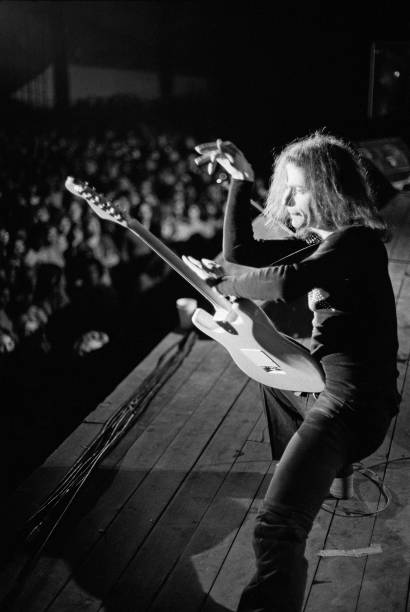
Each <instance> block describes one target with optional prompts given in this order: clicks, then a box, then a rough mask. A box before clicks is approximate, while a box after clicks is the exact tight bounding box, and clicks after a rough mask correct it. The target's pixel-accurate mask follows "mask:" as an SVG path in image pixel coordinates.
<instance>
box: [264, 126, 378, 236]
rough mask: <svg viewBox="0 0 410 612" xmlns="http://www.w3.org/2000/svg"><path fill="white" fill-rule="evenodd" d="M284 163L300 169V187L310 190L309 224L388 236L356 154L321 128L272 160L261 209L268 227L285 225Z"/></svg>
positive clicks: (294, 143) (286, 220)
mask: <svg viewBox="0 0 410 612" xmlns="http://www.w3.org/2000/svg"><path fill="white" fill-rule="evenodd" d="M289 163H291V164H294V165H295V166H297V167H298V168H301V169H302V170H304V172H305V180H306V187H307V189H308V190H309V191H310V192H311V194H312V201H311V207H310V208H311V210H310V219H308V224H309V226H310V228H312V227H313V228H314V227H321V228H322V229H326V230H329V231H335V230H338V229H342V228H346V227H349V226H352V225H364V226H367V227H371V228H373V229H375V230H376V231H378V232H379V233H380V235H381V237H382V239H384V240H387V239H388V238H389V231H388V228H387V225H386V223H385V221H384V220H383V219H382V217H381V216H380V214H379V213H378V211H377V208H376V205H375V199H374V194H373V192H372V188H371V185H370V182H369V180H368V178H367V171H366V169H365V166H364V165H363V163H362V161H361V157H360V155H359V153H358V152H357V151H355V149H353V147H352V146H350V145H349V144H347V143H346V142H344V141H343V140H341V139H339V138H336V137H334V136H332V135H330V134H325V133H323V131H320V132H315V133H314V134H312V135H310V136H307V137H305V138H301V139H298V140H296V141H293V142H291V143H290V144H289V145H287V146H286V147H285V149H283V151H282V152H281V153H280V155H279V156H278V157H277V158H276V159H275V161H274V166H273V174H272V178H271V182H270V187H269V192H268V195H267V200H266V206H265V209H264V214H265V216H266V224H267V225H268V226H270V225H274V224H277V223H279V224H281V225H288V224H289V215H288V210H287V206H286V203H285V194H286V191H287V173H286V165H287V164H289ZM308 231H309V230H302V232H301V233H299V235H300V236H301V237H303V234H304V232H308Z"/></svg>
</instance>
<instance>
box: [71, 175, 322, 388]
mask: <svg viewBox="0 0 410 612" xmlns="http://www.w3.org/2000/svg"><path fill="white" fill-rule="evenodd" d="M65 186H66V188H67V189H68V190H69V191H70V192H71V193H72V194H73V195H75V196H79V197H80V198H83V199H84V200H85V201H86V202H87V204H89V206H90V207H91V208H92V209H93V211H94V212H95V213H96V214H97V215H98V216H99V217H101V218H102V219H106V220H108V221H113V222H114V223H118V224H119V225H122V226H123V227H125V228H127V229H128V230H130V231H131V232H132V233H133V234H135V235H136V236H138V238H140V239H141V240H142V241H143V242H144V243H145V244H146V245H147V246H148V247H150V248H151V249H152V250H153V251H155V253H157V255H159V256H160V257H161V258H162V259H164V260H165V261H166V263H167V264H168V265H169V266H171V267H172V268H173V269H174V270H175V271H176V272H177V273H178V274H180V275H181V276H182V277H183V278H184V279H185V280H186V281H187V282H188V283H190V284H191V285H192V286H193V287H195V289H196V290H197V291H199V293H200V294H201V295H202V296H203V297H205V298H206V299H207V300H208V301H209V302H210V303H211V305H212V306H213V307H214V309H215V313H214V314H213V315H211V314H210V313H208V312H207V311H206V310H203V309H202V308H197V309H196V310H195V312H194V314H193V316H192V322H193V324H194V325H195V326H196V327H197V328H198V329H199V330H200V331H202V332H203V333H204V334H206V335H208V336H210V337H211V338H213V339H214V340H216V341H217V342H219V343H220V344H222V346H224V347H225V348H226V349H227V350H228V352H229V353H230V355H231V357H232V359H233V360H234V362H235V363H236V364H237V366H238V367H239V368H240V369H241V370H243V372H245V374H247V375H248V376H249V377H250V378H253V379H254V380H256V381H257V382H260V383H262V384H264V385H267V386H269V387H275V388H277V389H284V390H288V391H300V392H314V393H319V392H320V391H322V390H323V389H324V377H323V371H322V369H321V367H320V365H319V364H318V363H317V362H316V361H315V359H314V358H313V357H312V356H311V355H310V353H309V351H308V350H307V349H306V348H305V347H304V346H303V345H301V344H299V343H298V342H297V341H296V340H294V339H293V338H290V337H289V336H286V335H285V334H282V333H281V332H279V331H278V330H277V329H276V328H275V326H274V325H273V323H272V321H271V320H270V319H269V318H268V317H267V315H266V314H265V313H264V312H263V310H262V309H261V308H259V306H257V305H256V304H255V303H254V302H252V300H248V299H244V298H240V299H237V300H236V301H234V302H231V301H229V300H228V299H226V298H225V297H224V296H222V295H221V294H220V293H218V292H217V291H216V289H215V288H213V287H210V286H209V285H208V284H207V282H206V280H205V279H204V278H200V277H199V276H198V275H197V274H196V273H195V272H194V271H193V270H192V269H191V268H190V267H189V266H188V265H187V264H186V263H185V262H184V261H183V260H182V259H181V258H180V257H178V256H177V255H176V254H175V253H174V252H173V251H172V250H171V249H170V248H168V247H167V246H166V245H165V244H164V243H163V242H161V240H159V239H158V238H157V237H156V236H155V235H154V234H152V233H151V232H150V231H149V230H147V229H146V228H145V227H144V226H143V225H142V224H141V223H139V222H138V221H137V220H136V219H133V218H131V217H130V216H129V215H128V214H126V213H125V212H123V211H122V210H121V209H120V207H119V206H118V205H116V204H114V203H113V202H110V201H109V200H108V199H107V198H106V197H105V196H103V195H101V194H99V193H97V192H96V190H95V189H94V188H93V187H91V186H90V185H89V184H88V183H86V182H81V181H76V180H75V179H74V178H72V177H68V178H67V180H66V182H65Z"/></svg>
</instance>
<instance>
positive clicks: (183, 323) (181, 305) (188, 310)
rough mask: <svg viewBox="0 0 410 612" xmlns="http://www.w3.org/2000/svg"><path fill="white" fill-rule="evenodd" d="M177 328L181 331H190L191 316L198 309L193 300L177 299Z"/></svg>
mask: <svg viewBox="0 0 410 612" xmlns="http://www.w3.org/2000/svg"><path fill="white" fill-rule="evenodd" d="M176 305H177V311H178V317H179V326H180V328H181V329H184V330H185V329H191V327H192V321H191V319H192V315H193V314H194V312H195V310H196V309H197V307H198V302H197V301H196V300H194V299H193V298H179V299H178V300H177V301H176Z"/></svg>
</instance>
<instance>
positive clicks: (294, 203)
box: [285, 163, 312, 230]
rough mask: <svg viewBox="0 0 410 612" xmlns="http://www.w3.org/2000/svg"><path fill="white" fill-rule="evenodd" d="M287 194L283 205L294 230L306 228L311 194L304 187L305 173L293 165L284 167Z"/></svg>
mask: <svg viewBox="0 0 410 612" xmlns="http://www.w3.org/2000/svg"><path fill="white" fill-rule="evenodd" d="M286 176H287V181H286V182H287V193H286V195H285V205H286V207H287V212H288V215H289V217H290V220H291V223H292V226H293V227H294V228H295V230H301V229H304V228H306V227H307V226H308V224H309V219H310V217H311V215H310V210H311V209H310V206H311V202H312V194H311V192H310V191H309V189H308V187H307V185H306V176H305V171H304V170H303V169H302V168H299V167H298V166H295V164H292V163H288V164H287V165H286Z"/></svg>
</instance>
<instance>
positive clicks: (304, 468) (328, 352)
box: [196, 132, 398, 612]
mask: <svg viewBox="0 0 410 612" xmlns="http://www.w3.org/2000/svg"><path fill="white" fill-rule="evenodd" d="M196 150H197V152H198V153H199V158H198V160H197V163H198V164H199V165H201V164H203V163H207V164H208V169H209V170H210V171H212V170H213V169H214V168H215V166H216V165H217V164H219V165H220V166H222V167H223V169H224V170H225V172H227V173H228V174H229V175H230V177H231V183H230V188H229V194H228V201H227V207H226V212H225V220H224V238H223V253H224V257H225V259H226V260H227V261H228V262H233V263H236V264H241V265H246V266H252V267H253V268H255V269H254V270H250V271H249V270H246V271H245V272H242V273H237V272H235V273H234V274H233V275H230V276H223V277H222V278H219V279H217V280H215V281H213V282H214V283H215V287H216V289H217V291H219V292H220V293H221V294H223V295H225V296H237V297H244V298H250V299H258V300H272V301H274V302H284V303H287V302H288V303H289V302H292V300H294V299H295V298H297V297H300V296H302V295H306V294H307V295H308V303H309V308H310V309H311V311H312V313H313V331H312V338H311V352H312V354H313V355H314V356H315V357H316V358H317V359H318V360H319V361H320V363H321V365H322V367H323V370H324V373H325V389H324V391H323V392H322V393H320V395H319V396H318V397H317V396H314V395H312V394H301V395H300V394H299V395H296V394H294V393H292V392H289V391H279V390H277V389H273V388H270V387H263V388H262V391H263V398H264V402H265V407H266V410H267V416H268V424H269V430H270V434H271V445H272V452H273V457H274V458H275V459H280V461H279V462H278V464H277V466H276V470H275V473H274V475H273V477H272V481H271V483H270V485H269V487H268V490H267V493H266V496H265V499H264V502H263V504H262V506H261V509H260V511H259V513H258V515H257V518H256V525H255V531H254V542H253V543H254V550H255V554H256V567H257V569H256V574H255V576H254V577H253V579H252V580H251V582H250V583H249V584H248V586H247V587H246V588H245V590H244V591H243V593H242V596H241V600H240V603H239V608H238V610H239V611H241V612H245V611H249V612H250V611H254V612H256V611H258V612H262V611H266V612H267V611H270V612H273V611H274V610H275V611H278V612H279V611H280V612H297V611H299V610H301V608H302V604H303V598H304V590H305V584H306V570H307V567H306V561H305V558H304V550H305V543H306V538H307V536H308V534H309V531H310V529H311V527H312V524H313V521H314V518H315V516H316V515H317V513H318V511H319V509H320V507H321V504H322V502H323V500H324V499H325V498H326V497H327V496H328V494H329V491H330V492H331V493H333V495H334V497H342V498H343V497H349V496H351V495H352V494H353V487H352V475H351V474H352V463H353V462H356V461H359V460H361V459H363V458H364V457H366V456H368V455H370V454H371V453H373V452H374V451H375V450H376V449H377V448H378V447H379V445H380V444H381V443H382V441H383V439H384V437H385V434H386V432H387V430H388V427H389V424H390V422H391V419H392V417H394V416H395V415H396V414H397V411H398V399H397V398H398V394H397V387H396V377H397V370H396V355H397V348H398V341H397V323H396V311H395V301H394V296H393V291H392V287H391V282H390V278H389V275H388V270H387V254H386V249H385V246H384V244H383V243H384V241H385V240H386V239H387V230H386V226H385V224H384V222H383V221H382V219H381V218H380V217H379V215H378V213H377V211H376V208H375V205H374V196H373V194H372V191H371V188H370V185H369V183H368V181H367V176H366V172H365V169H364V166H363V164H362V162H361V159H360V157H359V156H358V154H357V153H356V152H355V151H354V150H353V149H352V148H351V146H350V145H348V144H346V143H345V142H343V141H342V140H340V139H337V138H334V137H333V136H331V135H327V134H324V133H323V132H319V133H315V134H313V135H312V136H309V137H307V138H303V139H301V140H298V141H295V142H293V143H291V144H290V145H288V146H287V147H286V148H285V149H284V150H283V152H282V153H281V154H280V155H279V156H278V157H277V159H276V161H275V164H274V172H273V175H272V179H271V183H270V189H269V193H268V196H267V202H266V207H265V209H264V215H265V218H266V224H267V225H268V226H271V227H272V228H274V226H275V225H276V224H282V225H283V226H285V227H290V228H291V229H292V230H293V234H292V235H290V236H289V238H284V239H283V240H280V239H275V240H265V241H257V240H255V239H254V237H253V233H252V224H251V212H250V206H249V201H250V198H251V194H252V184H253V180H254V173H253V169H252V167H251V165H250V164H249V162H248V161H247V160H246V158H245V156H244V154H243V153H242V152H241V151H240V150H239V149H238V148H237V147H236V146H235V145H234V144H232V143H231V142H223V141H221V140H218V141H216V142H214V143H206V144H203V145H199V146H198V147H197V148H196ZM306 247H307V248H306ZM292 253H295V254H294V255H292ZM278 260H280V261H278ZM272 262H273V263H272ZM275 262H278V263H277V264H276V265H275ZM284 425H285V426H284ZM340 484H343V485H345V486H346V485H348V487H347V491H346V490H344V491H343V490H338V485H340Z"/></svg>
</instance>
